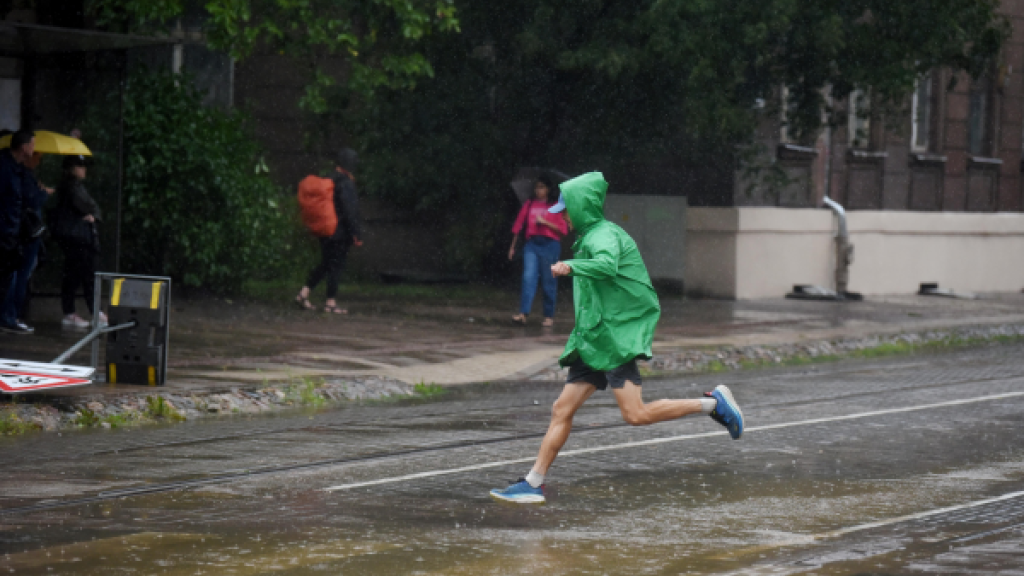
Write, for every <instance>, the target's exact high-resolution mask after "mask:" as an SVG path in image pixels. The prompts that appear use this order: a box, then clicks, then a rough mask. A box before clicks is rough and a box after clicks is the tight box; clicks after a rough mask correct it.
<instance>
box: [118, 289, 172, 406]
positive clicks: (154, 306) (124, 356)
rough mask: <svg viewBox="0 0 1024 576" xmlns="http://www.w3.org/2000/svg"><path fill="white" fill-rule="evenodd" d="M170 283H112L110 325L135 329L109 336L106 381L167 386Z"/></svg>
mask: <svg viewBox="0 0 1024 576" xmlns="http://www.w3.org/2000/svg"><path fill="white" fill-rule="evenodd" d="M168 288H169V286H168V283H167V282H165V281H149V280H140V279H131V278H113V279H112V281H111V292H110V308H109V314H108V316H109V322H110V324H111V325H116V324H124V323H129V322H132V321H134V322H135V326H134V327H133V328H129V329H126V330H120V331H117V332H111V333H110V334H108V335H107V381H108V382H110V383H114V384H143V385H149V386H159V385H163V384H164V383H165V382H166V378H167V375H166V374H165V373H164V372H165V370H166V365H167V363H166V358H165V354H166V351H167V334H168V331H167V320H168V315H167V310H168V305H167V300H168V293H169V290H168Z"/></svg>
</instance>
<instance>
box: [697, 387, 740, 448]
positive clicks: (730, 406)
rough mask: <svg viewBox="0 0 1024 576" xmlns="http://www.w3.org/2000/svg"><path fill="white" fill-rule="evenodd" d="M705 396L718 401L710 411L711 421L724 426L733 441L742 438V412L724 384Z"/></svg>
mask: <svg viewBox="0 0 1024 576" xmlns="http://www.w3.org/2000/svg"><path fill="white" fill-rule="evenodd" d="M704 395H705V396H708V397H710V398H714V399H715V400H718V404H717V405H716V406H715V409H714V410H712V411H711V414H710V416H711V419H712V420H714V421H715V422H718V423H719V424H721V425H722V426H725V427H726V429H728V430H729V435H730V436H732V439H733V440H739V438H740V436H743V412H741V411H740V407H739V405H737V404H736V399H735V398H733V397H732V392H730V391H729V388H728V387H727V386H725V385H724V384H719V385H718V386H716V387H715V389H714V390H713V391H711V392H705V393H704Z"/></svg>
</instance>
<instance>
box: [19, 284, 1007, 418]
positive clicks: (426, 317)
mask: <svg viewBox="0 0 1024 576" xmlns="http://www.w3.org/2000/svg"><path fill="white" fill-rule="evenodd" d="M517 299H518V298H517V295H516V294H512V293H508V294H502V293H497V295H496V296H495V297H494V299H493V300H491V301H487V302H477V303H472V304H469V305H461V304H455V303H444V302H433V303H432V302H423V301H419V302H417V301H401V302H395V301H392V300H389V301H383V300H376V301H375V300H373V299H368V300H364V301H359V302H351V303H350V309H351V311H352V314H351V315H349V316H335V317H329V316H327V315H326V314H323V313H309V312H303V311H300V310H297V309H294V308H293V307H286V306H284V305H281V306H270V305H266V304H259V303H241V302H234V301H227V300H220V299H212V298H208V299H201V300H192V301H186V300H180V299H179V300H177V301H175V302H174V303H173V309H172V313H171V341H170V347H169V350H170V353H169V374H168V382H167V386H166V388H165V389H163V390H162V391H166V392H172V391H173V392H175V393H184V394H207V393H215V392H218V391H227V390H233V389H234V390H237V389H239V388H242V389H255V388H259V387H263V386H265V385H267V384H273V383H278V382H283V381H294V380H295V379H297V378H301V377H323V378H335V379H336V378H368V377H376V378H383V379H393V380H397V381H401V382H404V383H407V384H418V383H424V384H438V385H441V386H453V385H460V384H467V383H474V382H496V381H522V380H528V379H534V378H538V377H542V378H544V379H554V378H555V377H557V372H556V371H555V370H554V369H555V368H556V366H555V364H556V360H557V358H558V356H559V355H560V353H561V351H562V347H563V345H564V343H565V339H566V336H567V335H568V333H569V331H570V330H571V328H572V309H571V305H570V303H569V302H568V301H567V300H568V298H563V300H562V303H561V305H560V311H559V315H558V317H557V318H556V323H555V326H554V328H549V329H545V328H541V327H540V326H539V319H534V321H533V324H532V325H530V326H527V327H517V326H514V325H512V323H511V322H509V321H508V318H509V317H510V316H511V314H512V313H513V311H514V310H515V307H516V301H517ZM58 308H59V307H58V303H57V301H56V300H52V299H44V300H40V301H38V302H37V303H36V310H35V319H34V321H33V324H34V326H35V327H36V334H34V335H31V336H15V335H7V334H0V357H5V358H17V359H23V360H37V361H50V360H52V359H53V358H54V357H56V356H57V355H58V354H60V353H61V352H62V351H63V350H65V349H66V348H68V347H69V346H70V345H71V344H73V343H74V342H75V341H76V340H77V339H78V338H79V337H80V334H79V333H68V332H67V331H62V330H61V327H60V312H59V309H58ZM662 308H663V314H662V320H661V323H660V325H659V329H658V333H657V336H656V341H655V354H656V356H657V355H658V354H672V353H677V352H679V351H682V350H689V349H694V348H708V347H727V346H732V347H743V346H772V345H782V344H793V343H799V342H804V341H816V340H833V339H842V338H858V337H865V336H873V335H883V334H896V333H904V332H923V331H928V330H935V329H949V328H957V327H963V326H992V325H1003V324H1024V294H992V295H985V296H984V298H983V299H980V300H955V299H947V298H940V297H922V296H893V297H887V298H876V299H871V300H869V301H865V302H844V303H835V302H806V301H793V300H785V299H772V300H759V301H751V302H731V301H715V300H683V299H679V298H663V299H662ZM101 350H102V346H101ZM88 359H89V356H88V348H87V349H86V350H83V351H82V352H80V353H79V354H78V355H76V357H75V358H73V359H72V361H71V362H70V363H72V364H76V363H77V364H87V363H88ZM101 364H102V353H101ZM100 373H101V374H102V370H101V371H100ZM102 378H103V377H102V376H100V379H102ZM152 391H153V389H152V388H146V387H139V386H131V385H109V384H103V383H97V384H94V385H92V386H85V387H80V388H72V389H68V390H65V391H52V392H48V393H42V394H38V395H36V397H35V399H36V400H39V401H43V402H46V401H53V402H59V401H64V402H80V401H82V400H85V399H88V398H108V399H109V397H111V396H120V395H139V394H140V393H141V394H146V393H150V392H152Z"/></svg>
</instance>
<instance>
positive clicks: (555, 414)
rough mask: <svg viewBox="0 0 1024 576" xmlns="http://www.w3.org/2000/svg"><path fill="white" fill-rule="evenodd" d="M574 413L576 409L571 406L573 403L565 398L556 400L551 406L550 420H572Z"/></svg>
mask: <svg viewBox="0 0 1024 576" xmlns="http://www.w3.org/2000/svg"><path fill="white" fill-rule="evenodd" d="M575 412H576V408H575V407H574V406H573V403H572V402H570V401H569V400H567V399H565V398H558V399H557V400H555V403H554V404H552V405H551V419H552V420H572V417H573V414H575Z"/></svg>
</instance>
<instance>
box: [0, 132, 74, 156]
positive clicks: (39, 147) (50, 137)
mask: <svg viewBox="0 0 1024 576" xmlns="http://www.w3.org/2000/svg"><path fill="white" fill-rule="evenodd" d="M35 135H36V152H39V153H42V154H60V155H62V156H92V151H90V150H89V147H88V146H86V145H85V144H83V143H82V141H81V140H79V139H78V138H72V137H71V136H65V135H63V134H58V133H56V132H50V131H47V130H36V131H35ZM10 146H11V135H10V134H8V135H7V136H4V137H2V138H0V148H10Z"/></svg>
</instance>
